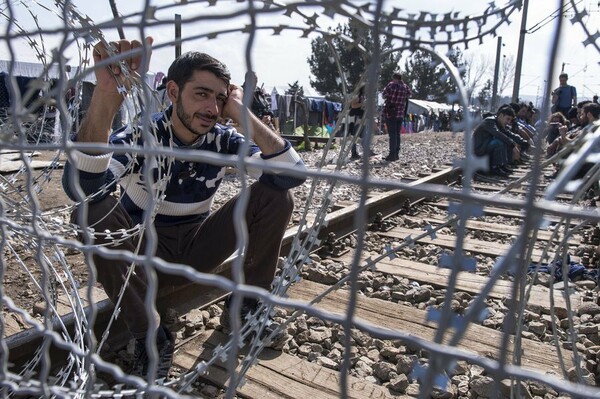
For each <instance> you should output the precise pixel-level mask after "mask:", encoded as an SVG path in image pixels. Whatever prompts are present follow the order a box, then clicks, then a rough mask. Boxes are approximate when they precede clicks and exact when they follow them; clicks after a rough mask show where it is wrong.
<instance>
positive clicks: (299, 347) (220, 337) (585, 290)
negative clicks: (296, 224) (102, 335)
mask: <svg viewBox="0 0 600 399" xmlns="http://www.w3.org/2000/svg"><path fill="white" fill-rule="evenodd" d="M458 173H459V171H458V170H456V169H452V168H451V169H447V170H443V171H438V172H436V173H433V174H432V175H429V176H426V177H423V178H422V179H420V180H416V181H413V182H410V183H407V186H408V187H409V188H410V187H418V186H419V185H422V184H428V185H436V184H440V185H443V186H447V185H453V184H454V183H455V182H457V181H459V175H458ZM505 185H506V181H499V182H498V184H497V185H496V186H495V185H494V184H493V183H486V184H477V185H475V186H474V187H473V188H474V189H476V190H480V191H481V192H484V193H485V192H491V191H494V189H496V191H499V190H500V189H501V188H502V187H503V186H505ZM459 188H460V187H455V188H453V189H451V191H452V190H458V189H459ZM541 192H542V191H540V193H541ZM513 194H514V195H516V196H521V197H522V196H524V195H526V194H527V191H526V190H523V188H522V187H517V188H514V189H513ZM433 197H435V198H427V196H423V195H415V193H412V192H410V190H393V191H390V192H387V193H381V194H375V195H372V196H371V197H370V198H369V199H368V200H367V201H366V203H365V204H364V209H365V214H366V217H367V219H368V221H369V224H368V226H365V229H366V235H365V237H366V239H365V241H364V243H363V246H362V247H360V248H361V253H360V255H359V254H357V253H356V252H355V250H356V243H357V236H356V231H355V230H356V227H357V226H356V225H355V223H354V215H355V214H356V212H357V211H358V209H359V207H358V204H349V203H340V204H338V206H334V207H332V210H333V211H332V212H331V213H330V214H329V215H327V217H326V222H325V223H323V226H321V227H322V229H321V230H320V231H319V233H318V236H319V237H320V238H321V240H322V241H323V246H322V247H321V249H320V250H319V251H318V252H314V253H313V254H312V255H310V259H311V262H310V263H309V264H307V265H306V266H305V270H304V271H303V272H302V277H303V279H302V280H300V281H298V282H296V283H295V284H293V285H292V286H291V288H290V289H289V291H288V295H289V300H290V301H292V302H293V301H297V302H298V303H303V304H308V303H311V304H312V306H313V307H314V309H315V310H316V312H317V313H318V314H321V313H319V312H324V313H323V314H325V315H331V316H332V317H333V318H334V319H338V318H340V317H343V316H344V315H346V314H347V312H348V309H349V307H350V303H354V300H356V302H355V303H354V305H353V309H354V310H353V311H354V319H353V320H356V321H357V322H358V324H356V325H354V324H353V325H352V330H351V332H350V334H351V336H352V338H351V340H350V342H351V345H350V347H349V349H350V351H351V356H350V358H349V359H350V361H349V369H348V370H347V371H348V375H346V374H342V373H343V371H341V370H342V369H343V367H344V352H345V351H346V350H347V349H348V348H346V347H345V346H344V343H345V341H344V337H345V334H346V331H345V329H344V327H345V326H343V325H342V324H343V323H342V324H340V323H336V322H332V321H327V320H324V319H321V318H319V317H316V316H314V315H311V314H306V313H302V312H300V313H298V312H297V309H295V308H292V307H285V306H278V307H277V308H276V310H275V316H276V317H275V319H276V321H278V322H281V323H282V324H283V325H284V326H285V329H286V331H287V333H288V335H289V337H288V338H289V339H288V341H287V343H286V345H285V346H284V348H283V351H281V350H273V349H269V348H263V349H262V351H261V352H260V355H259V356H258V357H257V362H256V364H254V365H253V366H252V367H250V368H249V369H248V370H247V371H245V372H244V378H245V384H242V385H240V386H238V388H237V390H236V395H237V396H239V397H244V398H270V397H273V398H275V397H277V398H281V397H286V398H288V397H289V398H298V397H308V396H309V395H312V396H313V397H318V398H321V397H324V398H326V397H341V396H343V395H346V396H347V397H355V398H388V397H399V398H405V397H406V398H408V397H415V396H416V395H418V392H419V389H420V385H419V383H418V382H417V380H415V379H414V377H415V372H416V371H417V370H419V368H420V367H424V366H426V365H428V363H429V359H430V356H431V351H432V350H433V351H434V353H435V354H436V355H438V356H439V353H438V352H435V350H439V349H440V347H444V346H445V345H448V344H450V346H447V347H446V348H450V351H451V352H453V351H454V350H457V351H458V354H457V355H456V356H457V357H458V358H459V359H461V360H460V361H459V363H458V366H455V369H454V373H455V374H454V375H450V377H449V378H448V382H450V383H451V384H449V385H448V387H447V388H445V389H437V388H436V389H435V390H434V395H438V396H439V397H446V396H447V395H457V396H460V395H461V394H466V392H479V396H482V397H485V396H484V395H483V393H482V392H484V391H485V390H486V389H487V390H490V389H492V386H494V379H492V378H491V377H489V376H488V375H486V373H484V372H483V371H482V370H483V368H482V367H481V364H485V361H486V360H493V361H500V362H502V363H509V364H511V363H513V362H517V363H518V364H519V365H520V366H521V367H522V369H520V370H523V373H525V374H526V373H527V372H529V371H533V372H535V373H538V374H537V376H538V377H540V379H541V380H542V381H541V382H540V381H533V380H530V379H527V378H525V377H520V378H517V380H519V381H520V383H521V384H522V386H521V385H519V386H520V387H521V388H520V389H522V390H524V391H523V392H525V391H526V392H527V393H528V394H529V395H532V394H531V392H532V391H533V392H537V393H540V392H542V393H544V394H548V395H550V396H549V397H552V395H553V394H557V395H558V393H559V392H560V388H559V387H560V386H561V384H565V383H566V384H569V382H568V381H569V380H571V381H575V380H577V378H579V382H582V381H583V382H585V383H586V384H589V385H593V384H595V375H596V372H597V370H595V369H594V370H593V371H591V370H589V369H590V368H593V366H594V362H593V360H594V359H595V356H596V353H597V352H598V351H596V350H595V349H594V347H595V346H597V345H600V337H599V336H598V328H597V325H598V324H597V323H596V322H595V320H596V317H595V314H596V313H595V312H596V310H595V309H596V307H595V306H597V305H596V300H597V298H596V296H595V294H594V292H593V287H595V282H590V281H585V280H582V281H579V282H577V283H573V282H568V283H564V282H562V281H553V279H552V278H548V277H547V276H546V277H543V276H544V274H543V273H542V276H539V275H538V276H536V275H534V276H533V277H527V278H525V279H524V280H523V282H524V284H522V285H520V286H519V287H520V288H515V287H516V286H515V280H516V279H517V278H518V276H515V273H513V274H512V275H511V274H510V273H503V274H500V275H497V276H495V277H493V278H492V277H490V274H491V273H493V270H494V264H495V263H496V262H497V259H498V258H499V257H502V256H505V255H506V254H507V253H508V251H509V250H510V248H511V246H512V245H513V244H514V242H515V239H516V238H518V237H519V234H521V225H522V223H523V220H524V218H526V216H527V215H526V213H524V212H523V211H522V210H519V209H511V208H510V207H508V208H506V207H498V206H490V205H482V212H483V213H482V215H481V216H480V217H478V218H476V219H469V220H468V221H467V222H466V224H465V227H466V228H465V231H466V232H467V234H466V235H465V236H461V237H460V238H459V236H458V230H457V228H456V225H455V224H452V223H449V218H448V213H449V209H451V208H452V203H453V202H456V200H455V199H454V200H447V199H444V198H442V197H441V196H439V195H437V194H436V195H434V196H433ZM570 198H571V197H570V196H569V195H562V196H561V198H560V200H561V201H568V200H569V199H570ZM545 217H546V218H547V220H549V221H550V222H551V223H552V224H555V225H559V224H560V223H562V222H563V219H561V218H560V217H558V216H555V215H546V216H545ZM578 223H579V221H577V220H571V221H570V224H569V225H568V226H569V227H571V226H575V225H577V224H578ZM592 227H593V226H592V225H590V226H588V227H586V228H585V232H587V233H589V234H588V236H589V235H591V230H592ZM297 231H298V229H297V228H293V229H290V231H289V232H288V233H287V234H286V238H285V241H284V243H283V250H282V254H285V253H286V251H288V250H289V248H290V247H292V245H293V243H294V240H298V237H300V239H302V238H306V237H308V236H310V234H311V233H310V229H305V230H303V232H302V234H300V235H299V236H297ZM432 231H435V232H432ZM587 233H586V234H587ZM332 234H333V237H334V238H333V239H332V240H331V241H330V242H328V241H327V239H328V238H331V237H332ZM584 236H585V234H583V235H582V234H573V235H572V236H570V237H569V238H568V239H566V240H565V245H566V246H565V247H564V248H568V250H569V252H570V253H573V254H578V255H582V252H581V248H582V247H585V246H586V245H588V244H589V243H587V242H586V240H587V238H584ZM534 241H535V243H534V244H532V245H533V247H532V248H531V252H530V256H529V258H528V262H531V263H539V264H545V263H548V262H551V261H552V260H553V257H554V252H553V251H550V250H549V248H558V244H559V243H560V242H561V235H560V234H555V233H554V232H553V231H550V230H539V231H537V233H536V235H535V240H534ZM328 245H329V248H328V247H327V246H328ZM588 246H589V245H588ZM394 247H396V249H395V250H393V251H390V248H394ZM456 248H461V251H462V253H463V256H464V260H468V259H473V260H474V265H475V266H476V267H475V268H474V269H473V270H471V271H459V272H454V271H453V270H452V269H451V268H443V267H440V266H439V265H440V264H442V263H444V261H443V260H442V259H443V258H444V257H446V256H451V255H453V254H454V253H455V250H456ZM578 251H579V252H578ZM382 254H386V255H385V256H383V255H382ZM583 255H585V254H583ZM587 256H591V254H589V253H588V254H587ZM582 258H583V256H577V255H573V257H572V260H574V261H576V262H579V261H580V260H581V259H582ZM470 262H471V261H466V263H469V264H470ZM353 264H355V266H354V267H355V268H358V269H359V270H360V272H359V273H357V274H356V282H355V287H356V288H357V294H356V297H352V296H351V295H350V292H351V291H350V290H349V289H348V287H349V281H346V280H350V278H349V275H350V274H351V270H352V269H351V265H353ZM355 270H356V269H355ZM223 273H225V274H224V275H226V273H227V268H226V267H225V268H224V272H223ZM516 274H517V275H518V273H516ZM533 281H536V282H537V283H535V284H534V283H533ZM197 290H198V288H197V287H195V288H193V287H192V288H191V289H190V288H188V290H187V291H185V293H183V292H184V291H182V292H180V293H177V292H175V293H170V294H171V295H172V296H171V297H172V298H173V299H172V300H171V301H170V302H167V303H168V306H167V307H164V308H162V309H159V310H161V311H163V312H167V311H169V310H170V311H171V312H175V313H176V314H177V316H176V317H175V319H174V322H173V324H172V325H171V327H172V330H174V332H176V333H177V336H178V345H177V349H176V352H175V357H174V369H173V378H177V377H178V376H180V375H184V374H185V373H189V370H194V369H195V368H196V367H198V365H199V364H204V363H203V362H206V365H205V366H204V365H203V366H202V367H206V369H205V370H204V372H203V373H199V375H198V376H197V377H196V378H197V380H196V382H195V383H194V384H193V385H192V388H191V389H192V390H191V392H192V393H194V394H195V395H205V396H207V397H217V396H219V395H223V394H224V392H225V390H226V389H227V387H228V385H229V379H230V378H231V377H232V376H233V374H231V370H228V368H227V364H226V363H224V362H223V360H224V359H223V355H221V359H220V360H219V359H215V353H217V352H218V351H219V350H221V351H223V345H227V342H228V336H227V335H226V334H224V333H223V332H222V331H221V326H220V324H219V322H218V321H217V319H218V316H219V313H220V304H219V305H217V303H218V301H219V300H220V299H221V298H222V296H223V295H224V292H222V291H219V290H214V292H213V291H210V292H208V291H207V292H205V295H204V296H203V298H201V299H198V298H195V299H194V302H193V304H192V301H191V299H190V298H192V297H193V296H194V293H195V292H197ZM448 291H450V292H451V294H450V295H449V296H447V293H448ZM482 292H483V293H485V295H483V298H481V299H480V301H481V302H482V303H483V304H484V307H486V308H488V309H490V314H489V315H488V317H487V318H486V317H484V318H480V319H477V320H474V319H465V320H464V321H462V322H461V321H460V320H461V319H460V316H464V315H466V314H468V309H469V306H471V305H472V304H473V303H475V302H476V301H477V299H478V298H479V297H480V296H482V294H481V293H482ZM525 292H526V296H525V297H523V298H521V297H520V295H523V294H524V293H525ZM325 293H326V294H325ZM515 294H516V295H517V296H519V300H518V301H520V302H521V303H522V304H523V308H522V313H521V314H522V315H523V316H522V318H519V319H517V321H516V323H517V324H513V325H512V327H509V326H510V325H509V324H506V320H508V318H509V317H508V315H509V314H510V311H509V309H515V308H514V307H512V306H514V305H511V299H512V298H513V297H514V295H515ZM94 295H97V298H98V299H97V300H98V302H97V304H98V306H99V308H100V309H101V312H110V311H111V309H112V305H111V304H110V303H109V302H108V300H107V299H106V297H105V296H103V292H102V291H98V292H96V294H94ZM80 296H81V297H82V298H85V297H86V294H85V293H84V292H82V293H81V294H80ZM181 298H185V300H183V301H182V300H181ZM315 298H320V299H319V300H318V301H316V302H315ZM448 298H450V299H451V301H450V302H448ZM188 299H190V302H189V303H188V302H187V300H188ZM313 302H314V303H313ZM58 303H59V304H62V305H61V306H59V313H60V314H61V315H63V316H64V317H65V319H68V317H69V311H70V303H69V302H68V301H66V300H64V299H63V300H61V299H60V298H59V300H58ZM447 303H449V304H448V305H447V306H448V307H447V308H445V307H444V306H445V304H447ZM517 308H518V307H517ZM432 309H438V310H439V311H441V312H442V311H447V310H448V309H450V310H451V311H452V313H453V314H454V315H456V316H457V317H456V318H455V319H454V320H455V322H457V323H459V324H454V325H452V324H451V325H449V326H445V327H444V333H443V334H441V335H440V332H439V331H440V324H439V323H440V320H438V319H436V318H435V317H433V316H432V314H433V315H434V314H435V313H432V311H431V310H432ZM582 309H583V310H582ZM43 310H44V305H43V304H40V305H39V306H38V309H37V312H38V313H43ZM309 313H310V312H309ZM598 313H600V309H599V311H598ZM292 316H293V317H292ZM99 319H100V320H101V319H102V318H101V317H100V318H99ZM461 323H462V324H461ZM569 323H571V324H569ZM573 323H574V324H573ZM569 325H571V326H572V327H573V328H574V330H572V331H575V334H576V336H572V335H571V333H569V332H568V328H569ZM594 325H596V329H595V330H594V328H593V326H594ZM460 326H462V327H460ZM557 327H558V331H557V332H554V333H552V330H553V329H557ZM365 328H366V329H367V330H369V331H367V332H365V331H363V330H364V329H365ZM461 328H462V330H461ZM506 328H510V329H511V331H510V332H507V331H506ZM457 329H458V330H460V331H461V332H460V333H457V332H456V331H458V330H457ZM378 334H381V338H378V336H377V335H378ZM36 335H37V338H36ZM5 336H6V331H5ZM34 338H36V339H38V340H39V339H40V337H39V334H36V333H35V332H32V331H29V332H28V333H23V332H16V333H15V334H13V335H12V336H10V337H8V341H9V342H11V343H12V344H11V354H15V355H17V354H18V353H19V350H20V349H19V348H21V346H22V345H26V344H27V342H30V343H31V342H34V341H33V339H34ZM126 341H127V337H125V336H122V335H116V336H113V337H112V338H111V340H109V342H108V347H109V348H111V350H118V349H119V348H122V347H124V345H125V343H126ZM38 342H39V341H38ZM573 342H575V343H576V344H572V343H573ZM429 345H431V346H432V347H431V348H430V347H429ZM432 348H433V349H432ZM248 350H253V349H252V348H250V349H249V348H247V347H246V348H243V349H241V350H240V351H239V352H238V353H237V360H238V370H239V369H240V368H241V367H242V365H243V364H244V359H245V355H246V353H247V351H248ZM25 352H26V351H25ZM120 353H121V355H119V356H127V355H124V352H120ZM223 353H225V354H226V356H225V357H227V356H229V352H228V351H227V350H225V352H223ZM514 357H515V358H514ZM515 359H518V360H515ZM577 359H580V363H581V362H583V364H586V365H587V366H589V367H588V368H587V369H585V370H584V371H583V372H581V370H580V369H579V370H580V371H579V374H577V370H578V367H576V366H577V363H576V361H577ZM581 359H583V360H581ZM116 362H117V364H120V365H121V366H122V367H123V368H124V369H126V368H127V361H125V362H123V361H121V362H120V363H119V360H118V359H117V360H116ZM17 363H18V361H17ZM342 382H343V383H344V385H341V383H342ZM174 386H178V385H177V383H175V384H174ZM500 386H501V387H502V389H503V390H509V391H510V389H511V387H512V389H515V388H514V384H513V383H511V382H510V381H509V380H508V382H507V380H506V379H503V381H502V383H501V384H500ZM503 392H504V391H503ZM438 396H436V397H438ZM542 396H543V395H542ZM448 397H449V396H448ZM532 397H533V396H532Z"/></svg>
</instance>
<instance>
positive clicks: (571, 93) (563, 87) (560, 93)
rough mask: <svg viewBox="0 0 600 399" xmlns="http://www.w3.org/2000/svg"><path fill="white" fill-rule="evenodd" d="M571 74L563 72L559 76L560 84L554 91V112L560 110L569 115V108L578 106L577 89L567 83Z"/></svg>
mask: <svg viewBox="0 0 600 399" xmlns="http://www.w3.org/2000/svg"><path fill="white" fill-rule="evenodd" d="M568 79H569V75H567V74H566V73H561V74H560V75H559V76H558V80H559V81H560V85H559V86H558V87H557V88H556V89H554V90H553V91H552V112H560V113H561V114H563V115H564V116H565V118H567V117H568V113H569V110H570V109H571V108H573V107H576V106H577V89H575V86H571V85H568V84H567V80H568Z"/></svg>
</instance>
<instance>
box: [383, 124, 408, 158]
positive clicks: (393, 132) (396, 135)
mask: <svg viewBox="0 0 600 399" xmlns="http://www.w3.org/2000/svg"><path fill="white" fill-rule="evenodd" d="M403 120H404V118H387V119H386V121H385V122H386V124H387V128H388V136H389V137H390V154H389V157H390V158H392V159H395V160H398V159H399V158H400V130H401V129H402V122H403Z"/></svg>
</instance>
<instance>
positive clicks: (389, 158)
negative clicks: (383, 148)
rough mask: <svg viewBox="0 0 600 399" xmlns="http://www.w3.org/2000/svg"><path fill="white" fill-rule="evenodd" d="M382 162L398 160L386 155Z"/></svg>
mask: <svg viewBox="0 0 600 399" xmlns="http://www.w3.org/2000/svg"><path fill="white" fill-rule="evenodd" d="M383 160H384V161H388V162H395V161H397V160H398V158H396V157H393V156H391V155H388V156H387V157H385V158H383Z"/></svg>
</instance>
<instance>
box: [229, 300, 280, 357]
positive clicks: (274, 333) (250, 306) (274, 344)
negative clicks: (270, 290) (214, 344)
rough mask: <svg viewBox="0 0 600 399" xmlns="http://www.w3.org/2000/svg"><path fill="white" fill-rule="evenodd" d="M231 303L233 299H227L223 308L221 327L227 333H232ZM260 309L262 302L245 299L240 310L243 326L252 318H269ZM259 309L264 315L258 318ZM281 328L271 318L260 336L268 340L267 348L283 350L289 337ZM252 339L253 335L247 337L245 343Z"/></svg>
mask: <svg viewBox="0 0 600 399" xmlns="http://www.w3.org/2000/svg"><path fill="white" fill-rule="evenodd" d="M231 301H232V297H231V296H229V297H227V299H226V300H225V306H223V313H222V314H221V326H222V327H223V329H224V330H225V332H227V333H229V332H231V325H230V314H231V311H230V307H231ZM260 307H261V306H260V302H259V301H258V300H256V299H254V298H244V300H243V301H242V308H241V310H240V321H241V326H243V325H244V323H245V322H246V321H248V320H250V319H251V318H252V317H256V318H260V317H268V316H267V315H266V314H265V313H264V310H263V309H260ZM259 309H260V310H261V312H263V313H262V314H260V315H258V316H255V314H256V313H257V312H258V311H259ZM279 327H280V325H279V324H278V323H276V322H274V321H273V320H270V317H269V320H268V321H267V325H266V326H265V327H264V329H263V330H262V332H261V334H260V338H261V340H268V341H266V342H265V346H266V347H267V348H272V349H281V348H283V345H284V344H285V343H286V342H287V340H288V335H287V333H286V331H285V330H284V329H282V328H279ZM252 338H253V336H252V335H251V336H248V337H246V339H245V340H244V341H245V342H246V343H248V342H250V341H251V340H252Z"/></svg>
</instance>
